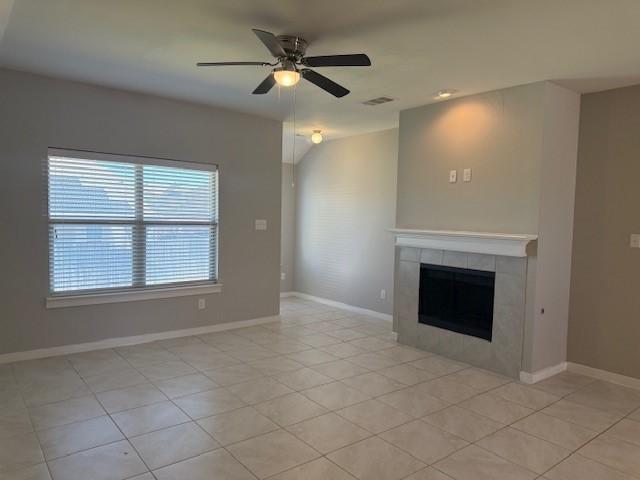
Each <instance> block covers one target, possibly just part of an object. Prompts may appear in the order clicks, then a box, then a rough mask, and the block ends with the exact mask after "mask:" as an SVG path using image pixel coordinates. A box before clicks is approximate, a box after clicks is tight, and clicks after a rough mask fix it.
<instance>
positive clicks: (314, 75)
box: [301, 68, 349, 98]
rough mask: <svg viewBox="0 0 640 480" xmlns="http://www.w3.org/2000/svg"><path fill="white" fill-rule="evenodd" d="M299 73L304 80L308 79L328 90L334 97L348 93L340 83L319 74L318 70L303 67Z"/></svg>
mask: <svg viewBox="0 0 640 480" xmlns="http://www.w3.org/2000/svg"><path fill="white" fill-rule="evenodd" d="M301 73H302V77H303V78H304V79H305V80H308V81H310V82H311V83H313V84H314V85H316V86H318V87H320V88H321V89H323V90H324V91H326V92H329V93H330V94H331V95H333V96H334V97H338V98H340V97H344V96H345V95H347V94H348V93H349V90H347V89H346V88H344V87H343V86H342V85H338V84H337V83H336V82H334V81H333V80H330V79H328V78H327V77H325V76H324V75H320V74H319V73H318V72H314V71H313V70H310V69H308V68H303V69H302V72H301Z"/></svg>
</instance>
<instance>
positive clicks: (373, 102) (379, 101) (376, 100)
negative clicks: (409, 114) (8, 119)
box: [362, 97, 393, 106]
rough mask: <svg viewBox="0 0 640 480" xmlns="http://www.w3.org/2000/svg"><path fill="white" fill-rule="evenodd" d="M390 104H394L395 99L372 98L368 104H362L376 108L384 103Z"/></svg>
mask: <svg viewBox="0 0 640 480" xmlns="http://www.w3.org/2000/svg"><path fill="white" fill-rule="evenodd" d="M389 102H393V98H389V97H378V98H372V99H371V100H367V101H366V102H362V104H363V105H371V106H375V105H380V104H382V103H389Z"/></svg>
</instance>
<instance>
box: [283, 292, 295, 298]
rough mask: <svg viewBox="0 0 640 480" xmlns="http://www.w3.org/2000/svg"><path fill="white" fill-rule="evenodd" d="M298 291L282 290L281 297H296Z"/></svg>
mask: <svg viewBox="0 0 640 480" xmlns="http://www.w3.org/2000/svg"><path fill="white" fill-rule="evenodd" d="M295 296H296V292H280V298H289V297H295Z"/></svg>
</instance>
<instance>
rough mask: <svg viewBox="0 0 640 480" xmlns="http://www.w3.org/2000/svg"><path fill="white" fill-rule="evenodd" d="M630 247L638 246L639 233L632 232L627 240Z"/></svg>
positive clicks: (639, 241)
mask: <svg viewBox="0 0 640 480" xmlns="http://www.w3.org/2000/svg"><path fill="white" fill-rule="evenodd" d="M629 245H630V246H631V248H640V233H632V234H631V240H630V241H629Z"/></svg>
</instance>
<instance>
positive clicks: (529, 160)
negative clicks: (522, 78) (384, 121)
mask: <svg viewBox="0 0 640 480" xmlns="http://www.w3.org/2000/svg"><path fill="white" fill-rule="evenodd" d="M544 88H545V84H544V83H535V84H531V85H524V86H520V87H514V88H507V89H504V90H498V91H494V92H487V93H483V94H480V95H472V96H469V97H463V98H459V99H454V100H449V101H446V102H441V103H435V104H431V105H427V106H424V107H419V108H414V109H411V110H405V111H402V112H401V113H400V138H399V153H398V205H397V226H398V227H399V228H430V229H436V230H437V229H442V230H473V231H488V232H508V233H536V231H537V228H538V202H539V193H540V192H539V185H540V155H541V148H542V134H543V131H542V126H543V122H542V118H543V111H544V105H543V102H542V99H543V94H544ZM464 168H472V169H473V179H472V182H471V183H464V182H463V181H462V169H464ZM452 169H457V170H458V182H457V183H453V184H451V183H449V182H448V179H449V170H452Z"/></svg>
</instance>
